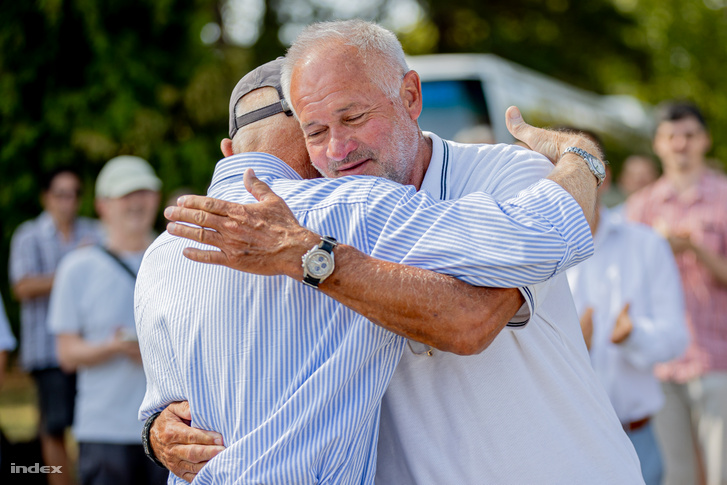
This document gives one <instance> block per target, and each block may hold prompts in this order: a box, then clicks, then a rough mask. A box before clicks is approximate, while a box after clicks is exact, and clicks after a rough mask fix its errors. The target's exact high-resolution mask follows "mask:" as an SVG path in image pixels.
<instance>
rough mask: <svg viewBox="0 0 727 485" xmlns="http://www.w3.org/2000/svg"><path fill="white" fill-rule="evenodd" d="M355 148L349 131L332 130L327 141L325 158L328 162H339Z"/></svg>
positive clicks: (342, 129) (343, 129)
mask: <svg viewBox="0 0 727 485" xmlns="http://www.w3.org/2000/svg"><path fill="white" fill-rule="evenodd" d="M355 148H356V143H355V142H354V141H353V140H352V139H351V137H350V133H349V130H347V129H346V128H334V129H332V130H331V136H330V138H329V140H328V149H327V150H326V156H327V157H328V159H329V160H335V161H341V160H343V159H344V158H346V157H347V156H348V154H349V153H351V152H352V151H353V150H354V149H355Z"/></svg>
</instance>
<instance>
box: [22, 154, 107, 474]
mask: <svg viewBox="0 0 727 485" xmlns="http://www.w3.org/2000/svg"><path fill="white" fill-rule="evenodd" d="M80 193H81V180H80V177H79V176H78V174H77V173H76V172H75V171H73V170H72V169H70V168H67V167H64V168H59V169H57V170H55V171H53V172H52V173H50V174H49V175H48V176H47V177H44V178H43V181H42V195H41V203H42V205H43V212H42V213H41V214H40V215H39V216H38V217H37V218H35V219H32V220H30V221H27V222H24V223H23V224H21V225H20V226H19V227H18V229H17V230H16V231H15V233H14V234H13V238H12V241H11V244H10V264H9V273H10V282H11V284H12V289H13V293H14V295H15V297H16V298H17V299H18V300H20V361H21V364H22V366H23V368H24V369H25V370H27V371H29V372H30V373H31V375H32V377H33V380H34V381H35V384H36V387H37V389H38V407H39V414H40V441H41V447H42V452H43V460H44V462H45V464H46V465H55V466H61V467H63V469H64V470H68V469H69V466H68V465H69V458H68V453H67V450H66V446H65V439H64V433H65V430H66V428H68V427H69V426H71V424H72V422H73V403H74V400H75V393H76V376H75V374H73V373H65V372H63V371H62V370H61V369H60V368H59V364H58V358H57V356H56V348H55V339H54V337H53V335H51V333H50V332H49V331H48V325H47V315H48V302H49V295H50V292H51V288H52V287H53V281H54V276H55V270H56V267H57V266H58V263H59V261H60V260H61V258H62V257H63V256H64V255H66V254H67V253H68V252H70V251H72V250H73V249H75V248H77V247H79V246H83V245H87V244H95V243H98V242H99V241H100V240H101V239H102V236H101V231H100V228H99V226H98V223H97V221H94V220H92V219H88V218H85V217H78V207H79V201H80V199H79V195H80ZM48 480H49V482H50V483H51V485H54V484H68V483H71V482H70V480H71V476H70V473H66V474H50V475H48Z"/></svg>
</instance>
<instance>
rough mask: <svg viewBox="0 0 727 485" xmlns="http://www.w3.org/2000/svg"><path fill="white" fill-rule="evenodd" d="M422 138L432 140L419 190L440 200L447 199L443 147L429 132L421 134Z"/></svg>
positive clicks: (436, 137)
mask: <svg viewBox="0 0 727 485" xmlns="http://www.w3.org/2000/svg"><path fill="white" fill-rule="evenodd" d="M422 133H423V134H424V136H426V137H428V138H429V139H431V140H432V158H431V159H430V160H429V167H428V168H427V172H426V173H425V174H424V179H423V180H422V186H421V188H420V190H424V191H426V192H428V193H429V194H430V195H432V196H434V197H437V198H438V199H440V200H444V199H446V198H447V193H446V186H445V185H443V184H445V182H446V172H447V167H445V146H444V142H443V141H442V139H441V138H439V137H438V136H437V135H435V134H434V133H431V132H429V131H423V132H422Z"/></svg>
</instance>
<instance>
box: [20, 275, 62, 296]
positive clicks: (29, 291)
mask: <svg viewBox="0 0 727 485" xmlns="http://www.w3.org/2000/svg"><path fill="white" fill-rule="evenodd" d="M52 288H53V275H52V274H50V275H42V276H28V277H25V278H23V279H21V280H20V281H18V282H17V283H16V284H15V285H13V293H14V294H15V297H16V298H17V299H18V300H20V301H23V300H28V299H30V298H37V297H39V296H48V295H50V292H51V289H52Z"/></svg>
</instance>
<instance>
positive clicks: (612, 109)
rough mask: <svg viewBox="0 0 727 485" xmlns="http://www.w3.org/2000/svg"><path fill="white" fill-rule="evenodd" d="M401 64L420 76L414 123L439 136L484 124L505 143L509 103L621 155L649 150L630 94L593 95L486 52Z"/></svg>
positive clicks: (640, 107)
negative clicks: (420, 101) (419, 107)
mask: <svg viewBox="0 0 727 485" xmlns="http://www.w3.org/2000/svg"><path fill="white" fill-rule="evenodd" d="M407 62H408V63H409V66H410V68H411V69H414V70H415V71H417V72H418V73H419V75H420V76H421V79H422V90H423V98H424V110H423V113H422V116H421V117H420V119H419V125H420V127H421V128H422V129H423V130H427V131H433V132H434V133H437V134H438V135H439V136H442V137H443V138H447V139H453V138H454V137H455V135H456V134H457V133H458V132H459V131H460V130H462V129H464V128H466V127H471V126H473V125H477V124H487V125H490V127H491V128H492V131H493V134H494V138H495V140H496V141H497V142H500V143H511V142H512V141H513V139H512V136H511V135H510V134H509V132H508V131H507V128H506V126H505V110H506V109H507V108H508V106H511V105H515V106H517V107H518V108H520V110H521V111H522V113H523V116H524V117H525V120H526V121H527V122H529V123H530V124H533V125H536V126H554V125H569V126H573V127H577V128H582V129H588V130H591V131H594V132H596V133H598V134H599V135H600V136H601V137H602V138H603V140H604V144H606V145H607V146H608V147H612V146H614V145H617V146H618V149H617V151H619V152H623V153H624V154H628V153H633V152H639V151H645V150H646V151H648V149H649V146H650V142H649V140H650V138H651V134H652V129H653V128H652V126H653V124H652V123H653V122H652V114H651V107H650V106H648V105H646V104H644V103H642V102H640V101H639V100H637V99H635V98H633V97H629V96H604V95H598V94H595V93H592V92H589V91H585V90H583V89H579V88H576V87H574V86H571V85H568V84H566V83H564V82H561V81H558V80H556V79H553V78H551V77H548V76H545V75H543V74H540V73H538V72H535V71H533V70H530V69H528V68H525V67H523V66H520V65H518V64H515V63H513V62H510V61H507V60H505V59H502V58H500V57H497V56H495V55H492V54H434V55H424V56H409V57H408V58H407Z"/></svg>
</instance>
